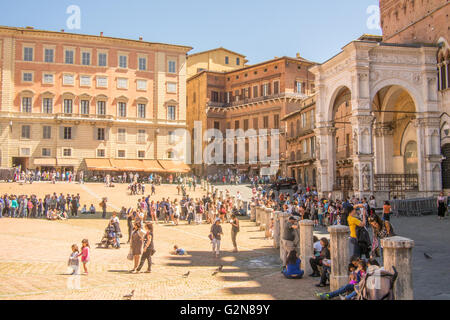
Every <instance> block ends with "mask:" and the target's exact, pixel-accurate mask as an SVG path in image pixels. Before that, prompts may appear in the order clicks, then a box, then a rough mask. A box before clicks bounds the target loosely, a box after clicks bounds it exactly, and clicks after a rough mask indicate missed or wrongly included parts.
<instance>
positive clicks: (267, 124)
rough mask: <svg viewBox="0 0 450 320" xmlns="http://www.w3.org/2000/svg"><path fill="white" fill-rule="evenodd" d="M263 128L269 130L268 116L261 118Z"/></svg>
mask: <svg viewBox="0 0 450 320" xmlns="http://www.w3.org/2000/svg"><path fill="white" fill-rule="evenodd" d="M263 128H264V129H268V128H269V117H268V116H265V117H264V118H263Z"/></svg>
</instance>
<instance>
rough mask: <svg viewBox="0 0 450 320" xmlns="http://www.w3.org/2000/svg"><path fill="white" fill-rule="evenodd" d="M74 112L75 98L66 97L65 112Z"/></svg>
mask: <svg viewBox="0 0 450 320" xmlns="http://www.w3.org/2000/svg"><path fill="white" fill-rule="evenodd" d="M72 112H73V100H72V99H64V113H66V114H71V113H72Z"/></svg>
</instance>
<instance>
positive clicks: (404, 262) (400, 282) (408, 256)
mask: <svg viewBox="0 0 450 320" xmlns="http://www.w3.org/2000/svg"><path fill="white" fill-rule="evenodd" d="M381 246H382V247H383V262H384V269H385V270H386V271H388V272H392V273H394V269H393V267H395V269H396V270H397V272H398V278H397V281H396V282H395V284H394V298H395V300H413V299H414V293H413V278H412V249H413V248H414V240H411V239H408V238H403V237H391V238H386V239H382V240H381Z"/></svg>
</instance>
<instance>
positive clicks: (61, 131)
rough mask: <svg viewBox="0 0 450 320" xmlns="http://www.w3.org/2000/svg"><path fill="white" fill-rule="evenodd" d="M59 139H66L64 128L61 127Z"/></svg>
mask: <svg viewBox="0 0 450 320" xmlns="http://www.w3.org/2000/svg"><path fill="white" fill-rule="evenodd" d="M59 139H61V140H62V139H64V127H63V126H61V127H59Z"/></svg>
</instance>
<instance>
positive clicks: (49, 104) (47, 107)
mask: <svg viewBox="0 0 450 320" xmlns="http://www.w3.org/2000/svg"><path fill="white" fill-rule="evenodd" d="M42 112H43V113H53V99H52V98H44V99H42Z"/></svg>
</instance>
